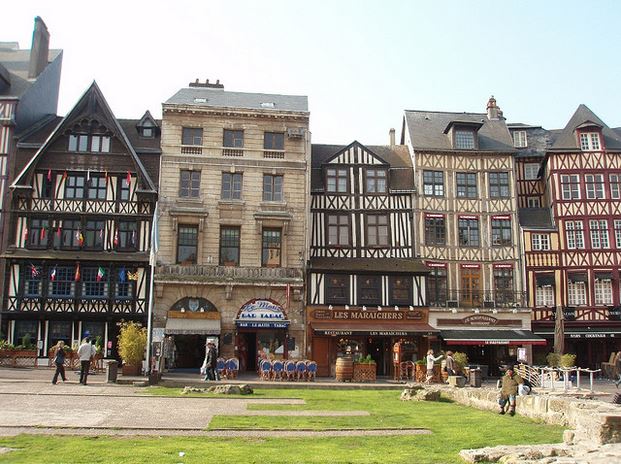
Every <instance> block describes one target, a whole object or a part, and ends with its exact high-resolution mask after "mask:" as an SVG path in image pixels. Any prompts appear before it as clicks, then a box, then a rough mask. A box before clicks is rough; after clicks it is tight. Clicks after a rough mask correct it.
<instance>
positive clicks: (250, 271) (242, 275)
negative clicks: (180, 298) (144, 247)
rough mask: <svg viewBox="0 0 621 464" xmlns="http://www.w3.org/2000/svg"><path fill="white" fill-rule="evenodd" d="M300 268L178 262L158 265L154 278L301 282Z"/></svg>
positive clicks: (301, 272) (301, 273)
mask: <svg viewBox="0 0 621 464" xmlns="http://www.w3.org/2000/svg"><path fill="white" fill-rule="evenodd" d="M303 277H304V276H303V271H302V269H297V268H289V267H234V266H202V265H194V266H181V265H178V264H173V265H164V266H158V267H157V268H156V269H155V279H156V280H204V281H222V280H225V281H226V280H233V281H235V280H237V281H248V282H252V281H260V282H278V281H281V282H284V283H286V282H291V281H295V282H296V283H297V282H301V281H302V279H303Z"/></svg>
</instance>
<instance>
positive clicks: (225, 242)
mask: <svg viewBox="0 0 621 464" xmlns="http://www.w3.org/2000/svg"><path fill="white" fill-rule="evenodd" d="M239 236H240V229H239V227H222V228H220V265H221V266H239Z"/></svg>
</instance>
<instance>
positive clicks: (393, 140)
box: [388, 128, 395, 148]
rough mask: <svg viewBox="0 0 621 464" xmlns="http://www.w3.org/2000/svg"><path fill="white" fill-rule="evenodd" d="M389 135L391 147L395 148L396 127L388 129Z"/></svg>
mask: <svg viewBox="0 0 621 464" xmlns="http://www.w3.org/2000/svg"><path fill="white" fill-rule="evenodd" d="M388 135H389V137H390V148H395V129H394V128H391V129H390V130H389V131H388Z"/></svg>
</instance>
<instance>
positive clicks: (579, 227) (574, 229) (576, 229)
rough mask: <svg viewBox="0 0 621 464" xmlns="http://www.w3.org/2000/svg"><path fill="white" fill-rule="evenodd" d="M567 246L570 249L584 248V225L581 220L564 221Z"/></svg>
mask: <svg viewBox="0 0 621 464" xmlns="http://www.w3.org/2000/svg"><path fill="white" fill-rule="evenodd" d="M565 235H566V237H567V248H569V249H571V250H575V249H582V248H584V226H583V224H582V221H567V222H565Z"/></svg>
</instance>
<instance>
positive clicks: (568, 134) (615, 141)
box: [550, 104, 621, 150]
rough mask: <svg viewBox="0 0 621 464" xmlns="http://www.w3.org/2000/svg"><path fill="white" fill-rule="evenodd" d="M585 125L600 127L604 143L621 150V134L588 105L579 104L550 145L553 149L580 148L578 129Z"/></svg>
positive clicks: (607, 147) (613, 148)
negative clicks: (577, 136) (577, 137)
mask: <svg viewBox="0 0 621 464" xmlns="http://www.w3.org/2000/svg"><path fill="white" fill-rule="evenodd" d="M584 127H598V128H600V129H601V131H602V135H603V137H604V143H605V145H606V149H608V150H621V135H620V134H618V133H617V132H615V131H613V130H612V129H610V128H609V127H608V126H607V125H606V123H605V122H603V121H602V120H601V119H600V118H598V117H597V115H596V114H595V113H593V111H591V110H590V109H589V108H588V107H587V106H586V105H584V104H581V105H580V106H578V108H577V109H576V111H575V112H574V115H573V116H572V117H571V119H570V120H569V122H568V123H567V125H566V126H565V128H564V129H562V130H561V131H560V132H559V133H558V136H557V137H556V140H555V141H554V143H553V144H552V146H551V147H550V149H551V150H579V149H580V146H579V145H578V142H577V139H576V133H575V131H576V129H580V128H584Z"/></svg>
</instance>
